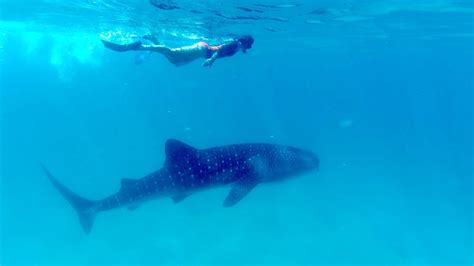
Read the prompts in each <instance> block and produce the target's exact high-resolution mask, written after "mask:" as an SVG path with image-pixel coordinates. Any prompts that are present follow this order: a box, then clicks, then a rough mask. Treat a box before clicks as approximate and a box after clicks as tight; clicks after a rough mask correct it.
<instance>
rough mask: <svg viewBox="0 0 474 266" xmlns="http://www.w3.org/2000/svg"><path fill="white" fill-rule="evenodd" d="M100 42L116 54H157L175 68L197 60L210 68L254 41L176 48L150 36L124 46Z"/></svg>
mask: <svg viewBox="0 0 474 266" xmlns="http://www.w3.org/2000/svg"><path fill="white" fill-rule="evenodd" d="M101 41H102V43H103V44H104V46H105V47H107V48H109V49H111V50H114V51H117V52H125V51H151V52H157V53H160V54H162V55H164V56H165V57H166V58H167V59H168V61H170V62H171V63H172V64H174V65H176V66H181V65H184V64H187V63H190V62H192V61H194V60H196V59H199V58H205V59H206V60H205V61H204V63H203V64H202V66H204V67H206V66H208V67H210V66H212V64H213V63H214V62H215V61H216V60H217V59H218V58H222V57H229V56H233V55H234V54H236V53H237V52H238V51H242V52H243V53H245V52H246V51H247V50H248V49H250V48H252V45H253V42H254V39H253V37H252V36H250V35H242V36H239V37H236V38H233V39H231V40H230V41H227V42H224V43H222V44H218V45H209V44H207V43H205V42H198V43H196V44H193V45H190V46H184V47H178V48H170V47H167V46H165V45H162V44H160V43H159V42H158V40H156V39H155V38H154V37H153V36H150V35H146V36H143V37H142V40H138V41H135V42H132V43H125V44H120V43H117V42H112V41H110V40H107V39H104V38H102V39H101Z"/></svg>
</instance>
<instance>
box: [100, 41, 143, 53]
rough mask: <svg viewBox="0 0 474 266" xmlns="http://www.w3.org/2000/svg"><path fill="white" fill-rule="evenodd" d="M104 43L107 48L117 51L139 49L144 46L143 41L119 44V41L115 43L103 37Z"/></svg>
mask: <svg viewBox="0 0 474 266" xmlns="http://www.w3.org/2000/svg"><path fill="white" fill-rule="evenodd" d="M101 41H102V43H103V44H104V46H105V47H106V48H109V49H111V50H114V51H116V52H126V51H131V50H139V49H140V47H141V46H142V42H141V41H135V42H132V43H124V44H119V43H114V42H111V41H108V40H104V39H101Z"/></svg>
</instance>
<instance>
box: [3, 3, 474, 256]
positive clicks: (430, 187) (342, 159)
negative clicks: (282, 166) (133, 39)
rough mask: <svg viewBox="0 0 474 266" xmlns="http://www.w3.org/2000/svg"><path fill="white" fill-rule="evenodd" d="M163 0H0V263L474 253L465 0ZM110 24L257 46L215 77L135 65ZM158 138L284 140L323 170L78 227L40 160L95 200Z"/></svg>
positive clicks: (191, 68)
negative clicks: (241, 38)
mask: <svg viewBox="0 0 474 266" xmlns="http://www.w3.org/2000/svg"><path fill="white" fill-rule="evenodd" d="M155 2H156V1H155ZM158 2H160V1H158ZM161 2H162V3H165V4H175V5H177V6H179V8H180V9H176V10H163V9H159V8H157V7H156V6H153V5H151V4H150V3H149V2H148V1H131V0H100V1H47V0H43V1H23V2H21V3H20V2H18V1H13V0H0V92H1V95H0V107H1V108H0V112H1V113H0V123H1V124H0V125H1V127H0V140H1V142H0V151H1V153H0V176H1V182H0V193H1V197H0V206H1V209H0V229H1V230H0V234H1V236H0V264H1V265H16V264H25V265H43V264H44V265H51V264H77V265H88V264H111V265H113V264H130V265H144V264H150V265H184V264H190V265H208V264H213V265H224V264H233V265H247V264H249V265H260V264H269V265H276V264H283V265H299V264H306V265H336V264H337V265H339V264H347V265H355V264H358V265H368V264H373V265H421V264H423V265H435V264H436V265H472V264H473V263H474V256H473V250H474V248H473V238H474V229H473V228H474V226H473V194H472V193H473V184H472V178H473V142H472V136H473V130H472V125H473V99H474V98H473V94H472V92H473V89H474V82H473V81H474V75H473V74H474V16H473V15H474V4H473V3H472V2H471V1H463V0H457V1H454V0H452V1H451V0H434V1H403V0H400V1H375V0H364V1H349V0H348V1H312V0H297V1H296V2H290V3H285V2H275V1H264V0H262V1H255V0H254V1H253V2H252V1H250V0H245V1H236V0H235V1H189V0H183V1H178V0H175V1H161ZM255 4H275V5H277V6H275V7H262V6H257V5H255ZM293 4H296V5H293ZM236 7H247V8H249V7H251V8H253V9H257V10H259V11H263V13H258V12H257V11H252V12H248V11H244V10H242V9H238V8H236ZM190 10H197V11H199V12H202V13H201V14H199V13H197V12H195V13H192V12H191V11H190ZM309 13H312V14H309ZM223 14H224V16H222V15H223ZM105 31H122V32H127V33H137V34H142V33H146V32H153V33H156V34H158V35H159V36H160V39H161V40H162V41H163V42H164V43H165V44H168V45H171V46H178V45H187V44H192V43H194V42H196V41H199V40H206V41H209V42H212V41H218V40H221V39H224V38H227V37H228V36H229V35H230V34H241V33H248V34H252V35H253V36H254V37H255V44H254V47H253V48H252V49H251V50H249V52H248V53H246V54H242V53H240V54H237V55H235V56H234V57H232V58H225V59H221V60H218V61H217V62H216V63H215V65H214V66H213V67H212V68H211V69H208V68H203V67H201V63H202V62H199V61H197V62H193V63H191V64H189V65H186V66H183V67H175V66H173V65H171V64H170V63H169V62H168V61H167V60H166V59H165V58H163V57H162V56H160V55H158V54H152V55H151V56H149V58H148V57H144V60H143V62H142V63H141V64H140V65H136V64H135V63H134V62H135V61H136V56H137V53H135V52H129V53H116V52H113V51H110V50H106V49H105V48H104V47H103V46H102V44H101V43H100V37H99V36H100V34H101V33H102V32H105ZM168 138H175V139H179V140H182V141H185V142H187V143H189V144H191V145H193V146H195V147H198V148H207V147H213V146H218V145H225V144H233V143H242V142H269V143H277V144H285V145H292V146H297V147H301V148H305V149H309V150H312V151H314V152H316V153H317V154H318V155H319V157H320V159H321V168H320V170H319V171H318V172H313V173H311V174H307V175H304V176H300V177H297V178H294V179H291V180H288V181H287V182H284V183H278V184H273V185H261V186H258V187H257V188H256V189H255V190H254V191H252V192H251V193H250V194H249V196H248V197H246V198H245V199H244V200H242V201H241V202H240V203H239V204H237V205H236V206H234V207H232V208H223V207H222V202H223V200H224V198H225V196H226V194H227V192H228V188H222V189H215V190H209V191H205V192H202V193H197V194H195V195H192V196H190V197H189V198H187V199H186V200H184V201H183V202H181V203H179V204H174V203H173V202H172V201H171V200H169V199H158V200H155V201H150V202H148V203H145V204H143V205H142V206H140V207H139V208H138V209H136V210H135V211H129V210H127V209H119V210H114V211H110V212H106V213H101V214H99V215H98V217H97V219H96V221H95V224H94V228H93V230H92V232H91V234H89V235H86V234H85V233H84V232H83V231H82V230H81V228H80V225H79V222H78V219H77V216H76V214H75V213H74V210H73V209H72V208H71V207H70V206H69V205H68V204H67V202H66V201H65V200H64V199H63V198H62V197H61V196H60V195H59V194H58V193H57V191H55V190H54V188H53V187H52V186H51V184H50V183H49V182H48V180H47V179H46V177H45V176H44V174H43V172H42V171H41V169H40V167H39V163H40V162H42V163H44V164H46V165H47V166H48V168H50V170H51V171H52V172H53V173H54V174H55V175H56V176H57V178H58V179H59V180H61V182H64V183H65V184H66V185H67V186H68V187H70V188H71V189H72V190H74V191H76V192H77V193H78V194H80V195H82V196H84V197H87V198H91V199H98V198H102V197H105V196H107V195H109V194H111V193H114V192H116V191H117V189H118V188H119V183H120V179H121V178H125V177H126V178H140V177H142V176H144V175H146V174H148V173H150V172H152V171H154V170H156V169H158V168H159V167H161V165H162V163H163V160H164V143H165V141H166V140H167V139H168Z"/></svg>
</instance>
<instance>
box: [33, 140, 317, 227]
mask: <svg viewBox="0 0 474 266" xmlns="http://www.w3.org/2000/svg"><path fill="white" fill-rule="evenodd" d="M165 155H166V157H165V162H164V164H163V167H162V168H161V169H158V170H156V171H155V172H152V173H150V174H149V175H146V176H145V177H143V178H140V179H128V178H124V179H122V180H121V187H120V189H119V191H118V192H117V193H115V194H112V195H110V196H108V197H105V198H103V199H101V200H89V199H86V198H83V197H81V196H79V195H77V194H76V193H74V192H73V191H72V190H70V189H69V188H68V187H66V186H65V185H63V184H62V183H60V182H59V181H58V179H56V178H55V177H54V176H53V174H52V173H51V172H50V171H49V170H48V169H47V168H46V167H45V166H44V165H42V169H43V171H44V172H45V174H46V176H47V177H48V179H49V180H50V181H51V183H52V184H53V186H54V187H55V188H56V189H57V190H58V191H59V193H60V194H61V195H62V196H63V197H64V198H65V199H66V200H67V201H68V202H69V204H70V205H71V206H72V207H73V209H74V210H75V211H76V212H77V214H78V216H79V221H80V224H81V226H82V229H83V230H84V232H85V233H87V234H88V233H89V232H90V231H91V229H92V225H93V223H94V219H95V217H96V215H97V213H99V212H103V211H108V210H112V209H116V208H121V207H127V208H129V209H131V210H133V209H135V208H136V207H137V206H138V205H139V204H141V203H143V202H145V201H149V200H152V199H156V198H163V197H168V198H171V199H172V200H173V201H174V202H175V203H179V202H181V201H182V200H184V199H185V198H187V197H188V196H190V195H192V194H194V193H196V192H199V191H203V190H206V189H211V188H217V187H221V186H226V185H230V187H231V188H230V191H229V193H228V195H227V197H226V198H225V200H224V202H223V206H224V207H231V206H234V205H235V204H237V203H238V202H239V201H241V200H242V199H243V198H244V197H245V196H247V195H248V194H249V193H250V192H251V191H252V190H253V189H254V188H255V187H256V186H257V185H258V184H262V183H270V182H277V181H282V180H285V179H287V178H290V177H293V176H296V175H299V174H303V173H306V172H309V171H312V170H315V169H319V158H318V156H317V155H316V154H314V153H313V152H311V151H307V150H303V149H299V148H295V147H291V146H282V145H274V144H266V143H249V144H234V145H227V146H220V147H213V148H208V149H197V148H195V147H193V146H190V145H188V144H186V143H183V142H181V141H179V140H175V139H169V140H167V141H166V143H165Z"/></svg>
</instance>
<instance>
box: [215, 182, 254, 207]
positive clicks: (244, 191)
mask: <svg viewBox="0 0 474 266" xmlns="http://www.w3.org/2000/svg"><path fill="white" fill-rule="evenodd" d="M257 185H258V181H257V180H256V179H253V178H252V179H241V180H239V181H237V182H236V183H234V184H233V185H232V188H231V189H230V191H229V194H228V195H227V197H226V198H225V200H224V203H223V206H224V207H232V206H234V205H235V204H237V203H238V202H239V201H241V200H242V199H243V198H245V196H247V195H248V194H249V193H250V191H252V189H254V188H255V187H256V186H257Z"/></svg>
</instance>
